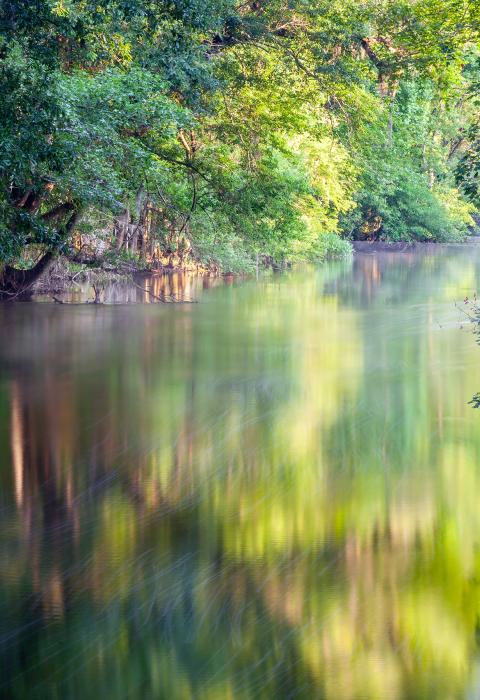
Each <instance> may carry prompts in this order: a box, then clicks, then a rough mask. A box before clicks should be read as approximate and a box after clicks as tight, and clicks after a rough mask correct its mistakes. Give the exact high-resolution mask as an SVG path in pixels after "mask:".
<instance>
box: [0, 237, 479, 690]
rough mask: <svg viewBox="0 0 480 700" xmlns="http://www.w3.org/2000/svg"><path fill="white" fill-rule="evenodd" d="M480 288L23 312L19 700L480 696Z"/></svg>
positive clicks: (6, 387) (11, 440)
mask: <svg viewBox="0 0 480 700" xmlns="http://www.w3.org/2000/svg"><path fill="white" fill-rule="evenodd" d="M479 275H480V248H479V247H469V248H458V249H457V248H443V249H442V248H438V249H435V250H426V251H425V252H418V251H416V252H410V253H395V254H391V253H378V254H376V255H368V254H359V255H357V256H356V257H355V259H354V260H353V261H349V262H344V263H337V264H333V263H332V264H330V265H325V266H322V267H319V268H302V269H298V270H293V271H289V272H286V273H282V274H278V275H273V276H270V277H265V278H263V279H260V280H259V281H255V280H252V281H232V280H230V283H228V284H222V285H217V286H215V287H214V288H212V289H204V287H208V286H210V285H208V284H205V283H203V282H202V281H201V280H200V281H199V279H198V278H195V279H194V280H193V281H191V282H190V283H189V284H190V286H189V287H188V290H187V292H188V297H189V298H197V299H198V300H199V303H198V304H168V305H166V304H160V303H155V297H154V296H153V295H152V294H151V293H150V292H149V291H148V289H150V290H152V289H155V284H156V283H154V282H150V281H148V280H147V281H145V283H144V284H145V285H151V286H150V287H148V289H147V288H146V290H147V291H146V292H145V293H143V292H142V291H141V290H139V289H138V287H135V288H132V289H130V290H127V292H128V294H129V295H130V296H129V297H128V298H129V300H130V301H134V302H137V303H133V304H122V303H117V304H113V305H98V306H96V305H81V304H78V305H77V304H74V305H66V304H64V305H61V304H53V303H18V304H4V305H3V306H1V307H0V334H1V336H0V464H1V472H0V477H1V492H0V658H1V676H0V697H2V698H3V697H4V698H8V699H9V700H10V699H12V700H47V699H48V700H55V699H58V700H60V699H61V700H70V699H72V700H77V699H78V700H85V698H92V700H93V699H94V698H109V700H119V699H124V698H125V699H127V698H130V699H133V700H137V699H142V700H146V699H152V700H163V699H165V700H190V699H193V700H250V699H252V698H262V699H267V700H270V699H272V700H277V699H281V700H282V699H285V700H286V699H287V698H288V699H290V698H292V699H293V698H295V699H305V700H310V699H312V698H319V699H321V700H453V699H455V700H456V699H457V698H462V699H464V700H473V698H478V697H480V655H479V649H478V644H477V643H478V642H479V640H480V411H477V410H475V409H473V408H472V407H471V406H469V404H468V401H469V400H470V399H471V397H472V395H473V394H474V393H476V392H477V391H479V390H480V347H478V346H477V344H476V342H475V336H474V334H473V332H472V327H471V326H470V325H469V324H468V323H466V322H465V321H466V319H465V316H464V314H463V309H464V308H465V305H464V304H463V300H464V298H465V297H467V296H468V297H469V298H471V297H472V296H473V294H474V292H475V290H476V284H477V280H478V279H479ZM142 284H143V283H142ZM187 286H188V285H187ZM124 291H125V290H124ZM183 291H185V289H183ZM122 294H123V292H122V291H118V290H117V291H116V292H115V293H113V292H112V293H110V295H109V294H107V295H106V300H107V301H108V300H110V301H112V300H114V301H117V302H121V301H122V300H123V301H125V300H126V299H125V298H124V297H123V296H122ZM140 301H144V302H152V303H138V302H140Z"/></svg>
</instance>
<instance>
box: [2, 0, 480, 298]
mask: <svg viewBox="0 0 480 700" xmlns="http://www.w3.org/2000/svg"><path fill="white" fill-rule="evenodd" d="M479 29H480V10H479V7H478V3H476V2H474V1H473V0H446V1H444V2H442V3H440V4H439V3H438V2H433V0H427V1H426V2H420V1H418V0H380V1H379V0H365V1H364V2H361V3H359V2H357V1H356V0H342V2H340V1H339V0H328V1H327V0H309V1H308V2H305V1H304V0H291V1H289V2H285V1H284V0H270V1H267V0H256V1H253V2H247V3H235V2H233V0H202V1H201V2H200V0H173V1H172V2H158V1H156V2H154V1H153V0H105V1H103V2H98V1H97V2H90V0H36V1H35V2H23V1H22V0H4V2H3V3H2V9H1V11H0V90H1V94H0V260H2V261H3V277H4V285H3V287H4V290H5V292H6V293H8V292H9V291H10V292H11V293H15V290H16V288H17V286H18V284H19V280H21V281H22V282H23V283H25V281H26V280H28V279H29V274H31V275H32V279H33V277H34V276H35V274H34V268H35V265H34V264H33V262H34V261H37V263H36V264H37V265H40V267H41V266H42V265H44V264H45V263H46V262H48V260H49V259H51V258H52V257H53V256H54V255H56V254H57V253H58V252H59V251H64V252H69V251H71V248H72V245H73V246H74V247H75V246H76V249H77V251H78V241H77V240H76V235H77V234H78V232H80V234H81V233H82V232H84V233H85V232H86V233H88V232H93V233H94V234H95V235H98V236H103V238H104V239H105V240H106V242H107V245H109V246H112V247H114V248H115V249H117V250H118V251H120V252H122V251H123V253H125V254H127V253H128V254H130V255H134V256H135V255H136V256H140V257H142V258H144V259H147V258H148V259H155V258H159V256H163V258H165V256H167V258H168V256H170V258H172V256H174V255H176V256H177V259H179V260H180V261H182V259H183V258H184V256H190V257H193V258H194V259H196V260H198V261H203V262H205V263H207V264H216V265H218V266H219V267H221V268H223V269H227V270H231V271H233V270H236V269H248V267H249V265H251V264H252V261H253V259H254V257H255V256H256V255H258V254H260V255H262V256H269V257H270V258H272V259H275V260H285V259H290V260H293V259H297V258H305V257H309V258H319V257H321V256H322V254H323V253H324V250H325V245H326V242H327V241H328V245H329V246H330V247H331V246H332V245H333V243H332V234H334V237H333V241H336V243H335V245H333V248H334V249H338V251H340V252H341V251H343V250H344V244H343V246H342V241H341V240H340V237H347V238H352V237H353V238H362V237H369V238H371V237H373V238H380V239H384V240H421V241H423V240H451V239H459V238H462V237H463V236H465V234H466V233H467V231H468V228H469V227H470V226H472V225H473V219H472V215H473V214H474V212H475V206H477V205H478V204H479V201H480V195H479V184H478V183H479V169H480V166H479V163H480V156H479V153H480V146H479V143H480V136H479V133H480V126H479V121H478V109H477V108H478V85H479V81H480V74H479V66H480V53H479ZM80 237H81V235H80ZM32 265H33V267H32ZM24 268H30V269H29V270H27V271H25V270H24ZM37 269H38V268H37Z"/></svg>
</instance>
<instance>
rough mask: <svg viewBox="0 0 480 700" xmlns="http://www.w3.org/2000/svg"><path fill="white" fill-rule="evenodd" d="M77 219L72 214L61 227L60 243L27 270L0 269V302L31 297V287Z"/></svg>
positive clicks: (77, 215) (45, 268)
mask: <svg viewBox="0 0 480 700" xmlns="http://www.w3.org/2000/svg"><path fill="white" fill-rule="evenodd" d="M78 218H79V213H78V212H75V211H74V212H73V214H72V215H71V217H70V219H69V220H68V221H67V223H66V224H65V226H63V227H62V236H61V241H60V243H59V244H58V246H57V247H56V248H51V249H50V250H47V251H46V252H45V253H44V254H43V255H42V257H41V258H40V260H39V261H38V262H37V263H36V264H35V265H34V266H33V267H31V268H29V269H28V270H18V269H16V268H14V267H10V266H9V265H5V267H4V268H3V270H1V269H0V300H1V301H14V300H15V299H20V298H21V299H25V298H27V299H28V298H29V297H31V295H32V291H33V290H32V288H33V285H34V284H35V282H36V281H37V280H39V279H40V277H41V276H42V275H43V274H44V273H45V272H46V271H47V270H48V268H49V267H50V265H51V264H52V263H53V261H54V260H55V257H56V255H57V253H58V252H59V250H60V249H61V247H62V245H63V244H64V242H65V240H66V239H67V238H68V236H69V234H70V233H71V232H72V230H73V228H74V226H75V224H76V223H77V221H78Z"/></svg>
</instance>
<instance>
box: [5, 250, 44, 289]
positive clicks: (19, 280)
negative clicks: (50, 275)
mask: <svg viewBox="0 0 480 700" xmlns="http://www.w3.org/2000/svg"><path fill="white" fill-rule="evenodd" d="M54 259H55V255H54V252H53V251H51V250H49V251H48V252H47V253H45V254H44V255H43V256H42V257H41V258H40V260H39V261H38V262H37V264H36V265H34V266H33V267H31V268H30V269H29V270H17V269H15V268H14V267H9V266H8V265H7V266H6V267H5V269H4V271H3V274H2V275H1V277H0V300H2V301H11V300H14V299H18V298H20V297H21V298H25V297H30V296H31V295H32V287H33V285H34V284H35V282H36V281H37V280H38V279H40V277H41V276H42V275H43V274H44V273H45V272H46V271H47V270H48V268H49V267H50V265H51V264H52V263H53V261H54Z"/></svg>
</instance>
